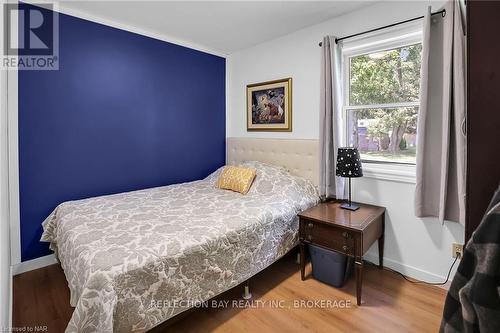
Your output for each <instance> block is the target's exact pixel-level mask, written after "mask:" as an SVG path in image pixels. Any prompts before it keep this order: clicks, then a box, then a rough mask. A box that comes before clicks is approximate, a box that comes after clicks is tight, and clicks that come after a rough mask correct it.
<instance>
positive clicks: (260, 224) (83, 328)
mask: <svg viewBox="0 0 500 333" xmlns="http://www.w3.org/2000/svg"><path fill="white" fill-rule="evenodd" d="M245 165H246V166H249V167H254V168H256V169H257V176H256V179H255V181H254V184H253V185H252V187H251V189H250V191H249V192H248V193H247V194H246V195H242V194H240V193H236V192H232V191H228V190H221V189H217V188H215V182H216V180H217V177H218V175H219V173H220V171H221V169H219V170H217V171H216V172H214V173H213V174H211V175H210V176H208V177H207V178H206V179H204V180H200V181H194V182H189V183H183V184H176V185H170V186H164V187H157V188H152V189H146V190H140V191H134V192H127V193H121V194H115V195H108V196H101V197H95V198H89V199H84V200H78V201H68V202H64V203H62V204H60V205H59V206H58V207H57V208H56V209H55V210H54V211H53V212H52V213H51V214H50V216H49V217H47V219H46V220H45V221H44V222H43V229H44V232H43V235H42V239H41V240H42V241H47V242H50V247H51V249H52V250H54V251H55V252H56V255H57V256H58V258H59V260H60V262H61V266H62V268H63V270H64V273H65V275H66V278H67V280H68V285H69V289H70V292H71V299H70V303H71V305H72V306H73V307H75V310H74V312H73V316H72V318H71V320H70V323H69V324H68V327H67V329H66V332H131V331H145V330H147V329H150V328H152V327H154V326H156V325H158V324H160V323H162V322H163V321H165V320H167V319H169V318H171V317H173V316H175V315H176V314H178V313H180V312H182V311H184V310H187V309H188V308H190V307H192V306H193V305H195V304H198V303H199V302H203V301H206V300H209V299H210V298H212V297H214V296H216V295H218V294H220V293H222V292H224V291H226V290H228V289H230V288H232V287H234V286H236V285H238V284H240V283H241V282H243V281H245V280H247V279H248V278H250V277H251V276H253V275H255V274H256V273H258V272H259V271H261V270H262V269H264V268H266V267H267V266H269V265H270V264H272V263H273V262H275V261H276V260H277V259H278V258H280V257H281V256H283V255H284V254H285V253H286V252H288V251H289V250H290V249H291V248H292V247H293V246H294V245H295V244H296V243H297V234H298V218H297V214H298V213H299V212H301V211H303V210H305V209H307V208H309V207H311V206H313V205H315V204H316V203H317V202H318V201H319V196H318V193H317V190H316V188H315V187H314V185H312V183H310V182H309V181H308V180H306V179H303V178H300V177H296V176H293V175H291V174H290V173H289V172H287V171H286V170H285V169H284V168H281V167H276V166H272V165H267V164H263V163H259V162H247V163H245Z"/></svg>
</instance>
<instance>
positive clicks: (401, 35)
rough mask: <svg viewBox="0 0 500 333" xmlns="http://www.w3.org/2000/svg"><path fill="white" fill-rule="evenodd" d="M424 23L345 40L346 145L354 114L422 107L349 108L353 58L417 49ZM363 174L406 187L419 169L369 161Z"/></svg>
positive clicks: (390, 104)
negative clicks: (367, 110)
mask: <svg viewBox="0 0 500 333" xmlns="http://www.w3.org/2000/svg"><path fill="white" fill-rule="evenodd" d="M421 24H422V23H421V22H420V21H417V22H415V23H413V24H407V25H404V26H399V27H395V28H393V29H390V30H389V29H387V30H384V31H382V32H379V33H377V34H371V35H369V36H363V37H361V38H357V39H352V40H346V41H344V42H343V49H342V56H343V59H342V60H343V78H342V81H343V83H342V84H343V88H344V89H343V91H344V96H343V103H342V104H343V110H342V118H343V130H344V138H343V140H344V142H345V143H346V145H347V144H348V136H349V131H348V123H347V119H348V112H350V111H352V110H359V109H367V108H396V107H401V106H419V102H418V101H417V102H405V103H388V104H371V105H355V106H354V105H352V106H351V105H349V95H350V91H349V90H350V89H349V88H350V87H349V83H350V58H352V57H356V56H360V55H365V54H368V53H373V52H380V51H384V50H390V49H395V48H399V47H404V46H409V45H414V44H417V43H421V42H422V30H421ZM363 162H364V163H363V174H364V176H365V177H368V178H375V179H381V180H390V181H397V182H403V183H411V184H414V183H415V178H416V166H415V164H408V163H398V162H385V161H374V160H368V161H363Z"/></svg>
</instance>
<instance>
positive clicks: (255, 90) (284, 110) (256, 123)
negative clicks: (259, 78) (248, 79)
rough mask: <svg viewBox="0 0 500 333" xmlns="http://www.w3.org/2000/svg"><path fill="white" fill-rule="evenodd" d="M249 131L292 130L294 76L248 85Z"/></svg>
mask: <svg viewBox="0 0 500 333" xmlns="http://www.w3.org/2000/svg"><path fill="white" fill-rule="evenodd" d="M247 131H288V132H290V131H292V78H287V79H282V80H276V81H268V82H262V83H255V84H249V85H247Z"/></svg>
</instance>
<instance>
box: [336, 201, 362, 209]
mask: <svg viewBox="0 0 500 333" xmlns="http://www.w3.org/2000/svg"><path fill="white" fill-rule="evenodd" d="M340 208H342V209H348V210H352V211H354V210H358V209H359V206H358V205H356V204H355V203H351V204H349V203H348V202H346V203H343V204H342V205H340Z"/></svg>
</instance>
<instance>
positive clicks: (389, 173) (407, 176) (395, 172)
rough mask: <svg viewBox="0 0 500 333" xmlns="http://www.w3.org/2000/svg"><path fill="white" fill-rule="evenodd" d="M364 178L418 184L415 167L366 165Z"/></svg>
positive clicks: (404, 165) (364, 165) (382, 164)
mask: <svg viewBox="0 0 500 333" xmlns="http://www.w3.org/2000/svg"><path fill="white" fill-rule="evenodd" d="M363 176H364V177H366V178H373V179H380V180H389V181H393V182H399V183H408V184H415V183H416V167H415V165H406V164H396V163H395V164H387V163H364V164H363Z"/></svg>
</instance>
